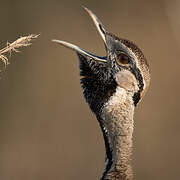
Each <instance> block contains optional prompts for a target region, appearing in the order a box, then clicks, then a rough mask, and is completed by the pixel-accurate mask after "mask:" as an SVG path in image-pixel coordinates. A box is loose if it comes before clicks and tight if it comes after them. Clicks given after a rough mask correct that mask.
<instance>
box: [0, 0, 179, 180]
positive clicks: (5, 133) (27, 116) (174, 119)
mask: <svg viewBox="0 0 180 180" xmlns="http://www.w3.org/2000/svg"><path fill="white" fill-rule="evenodd" d="M0 2H1V3H0V17H1V29H0V42H1V44H0V45H1V46H2V45H4V44H5V43H6V40H9V41H13V40H15V39H16V38H17V37H19V36H21V35H27V34H29V33H41V36H40V38H38V40H36V41H34V43H33V45H32V46H31V47H28V48H24V49H23V50H21V53H18V54H16V55H14V54H13V55H12V57H11V65H9V66H8V68H7V70H6V72H5V73H4V74H3V76H2V79H1V82H0V179H1V180H74V179H79V180H81V179H82V180H84V179H86V180H96V179H98V178H99V177H100V176H101V173H102V171H103V168H104V144H103V138H102V134H101V131H100V128H99V126H98V123H97V121H96V118H95V116H94V115H93V114H92V113H91V112H90V110H89V108H88V106H87V104H86V103H85V100H84V98H83V95H82V90H81V88H80V84H79V70H78V59H77V56H76V54H75V53H74V52H72V51H70V50H68V49H66V48H63V47H61V46H58V45H57V44H55V43H52V42H51V39H54V38H57V39H62V40H67V41H69V42H73V43H75V44H77V45H79V46H80V47H82V48H85V49H87V50H89V51H91V52H94V53H96V54H98V55H104V53H105V51H104V46H103V42H102V40H101V38H100V36H99V35H98V33H97V31H96V29H95V27H94V25H93V23H92V20H91V19H90V18H89V17H88V15H87V13H86V12H85V11H84V10H83V9H82V8H81V5H82V4H83V5H86V6H87V7H89V8H90V9H91V10H93V11H94V12H95V13H96V14H97V16H98V17H99V18H100V19H101V20H102V22H103V23H104V24H105V26H106V27H107V29H109V31H111V32H113V33H115V34H117V35H118V36H120V37H124V38H128V39H130V40H132V41H134V42H136V43H137V44H138V45H139V46H140V47H141V49H142V50H143V52H144V54H145V55H146V57H147V59H148V60H149V63H150V66H151V71H152V81H151V86H150V90H149V91H148V93H147V95H146V97H145V98H144V100H143V101H142V103H141V104H140V105H139V107H138V108H137V109H136V114H135V132H134V154H133V164H134V170H135V179H136V180H152V179H153V180H179V179H180V141H179V137H180V131H179V128H180V121H179V117H180V115H179V101H180V98H179V92H180V83H179V78H180V71H179V68H180V59H179V55H180V2H178V0H176V1H171V0H166V1H165V0H154V1H153V0H151V1H144V0H126V1H123V0H119V1H107V0H83V1H82V0H49V1H48V0H36V1H34V0H31V1H27V0H16V1H14V0H1V1H0Z"/></svg>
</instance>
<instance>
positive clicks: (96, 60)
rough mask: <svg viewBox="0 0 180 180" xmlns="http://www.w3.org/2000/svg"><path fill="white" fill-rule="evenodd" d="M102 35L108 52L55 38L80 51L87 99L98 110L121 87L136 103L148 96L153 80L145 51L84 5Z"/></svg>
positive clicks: (81, 69)
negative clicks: (112, 30)
mask: <svg viewBox="0 0 180 180" xmlns="http://www.w3.org/2000/svg"><path fill="white" fill-rule="evenodd" d="M84 9H85V10H86V11H87V12H88V14H89V15H90V17H91V18H92V20H93V21H94V24H95V26H96V28H97V30H98V32H99V34H100V36H101V37H102V39H103V41H104V44H105V49H106V56H104V57H101V56H97V55H94V54H92V53H90V52H88V51H86V50H84V49H82V48H80V47H78V46H76V45H74V44H71V43H67V42H65V41H61V40H53V41H54V42H57V43H59V44H61V45H63V46H65V47H68V48H70V49H72V50H74V51H76V53H77V55H78V57H79V63H80V75H81V76H82V78H81V84H82V87H83V90H84V95H85V98H86V101H87V102H88V104H89V105H90V108H91V109H92V111H93V112H95V113H96V115H97V114H98V112H99V111H100V110H101V108H102V106H103V104H104V103H106V102H107V101H108V99H109V98H110V97H111V96H113V94H114V93H115V92H116V89H117V88H118V87H120V88H123V89H125V90H126V91H127V92H130V93H131V94H132V99H133V102H134V105H135V106H136V105H137V104H138V102H139V101H140V100H141V99H142V97H143V96H144V94H145V92H146V90H147V88H148V86H149V82H150V72H149V66H148V63H147V61H146V58H145V57H144V55H143V53H142V51H141V50H140V49H139V48H138V47H137V46H136V45H135V44H134V43H133V42H131V41H129V40H126V39H121V38H118V37H117V36H115V35H114V34H112V33H110V32H109V31H107V30H106V28H105V27H104V25H103V24H102V23H101V21H100V20H99V19H98V18H97V17H96V15H95V14H94V13H93V12H92V11H90V10H89V9H87V8H86V7H84Z"/></svg>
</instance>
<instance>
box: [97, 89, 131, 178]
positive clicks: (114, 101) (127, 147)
mask: <svg viewBox="0 0 180 180" xmlns="http://www.w3.org/2000/svg"><path fill="white" fill-rule="evenodd" d="M132 96H133V92H128V91H126V90H125V89H123V88H120V87H118V88H117V89H116V92H115V93H114V94H113V96H112V97H111V98H110V99H109V101H108V102H107V103H106V104H105V105H104V106H103V108H102V114H101V117H100V120H99V122H100V125H101V128H102V131H103V135H104V140H105V146H106V162H105V170H104V174H103V177H102V180H117V179H118V180H132V178H133V172H132V167H131V154H132V134H133V115H134V102H133V99H132Z"/></svg>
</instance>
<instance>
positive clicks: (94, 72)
mask: <svg viewBox="0 0 180 180" xmlns="http://www.w3.org/2000/svg"><path fill="white" fill-rule="evenodd" d="M77 55H78V57H79V66H80V75H81V77H82V78H81V85H82V88H83V94H84V97H85V99H86V101H87V103H88V104H89V106H90V108H91V110H92V111H93V112H94V113H95V115H96V117H97V119H98V122H99V124H100V127H101V130H102V132H103V137H104V141H105V147H106V158H107V162H108V163H107V165H106V169H105V171H104V174H103V177H104V176H105V174H106V173H107V172H108V171H109V169H110V168H111V166H112V149H111V148H110V144H109V141H108V135H107V132H106V130H105V127H104V124H103V121H102V119H101V111H102V108H103V105H104V104H105V103H106V102H108V100H109V98H110V97H111V96H112V95H113V94H114V93H115V92H116V88H117V83H116V81H115V79H114V78H113V74H112V72H110V71H108V68H107V67H106V65H105V64H104V63H103V62H97V61H94V60H91V59H90V58H87V57H84V56H83V55H81V54H79V53H77ZM131 72H132V73H133V74H134V75H135V77H136V79H137V80H138V82H139V91H138V92H136V93H135V94H134V96H133V97H132V98H133V101H134V105H135V106H136V104H137V103H138V102H139V100H140V94H141V91H142V90H143V85H144V84H143V79H142V75H141V74H140V70H139V69H136V70H133V69H131ZM103 177H102V179H103Z"/></svg>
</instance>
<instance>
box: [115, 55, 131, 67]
mask: <svg viewBox="0 0 180 180" xmlns="http://www.w3.org/2000/svg"><path fill="white" fill-rule="evenodd" d="M117 62H118V63H119V64H123V65H126V64H128V63H129V57H128V56H127V55H126V54H124V53H120V54H119V55H118V56H117Z"/></svg>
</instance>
